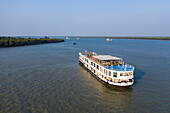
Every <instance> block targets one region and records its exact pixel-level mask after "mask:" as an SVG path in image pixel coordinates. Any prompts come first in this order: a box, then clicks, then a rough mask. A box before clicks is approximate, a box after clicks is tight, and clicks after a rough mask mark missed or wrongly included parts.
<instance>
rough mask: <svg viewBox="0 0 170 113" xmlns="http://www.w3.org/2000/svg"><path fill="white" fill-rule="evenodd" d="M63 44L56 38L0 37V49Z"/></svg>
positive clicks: (61, 40)
mask: <svg viewBox="0 0 170 113" xmlns="http://www.w3.org/2000/svg"><path fill="white" fill-rule="evenodd" d="M58 42H64V40H63V39H58V38H52V39H50V38H48V37H44V38H39V39H37V38H22V37H0V47H16V46H26V45H37V44H46V43H58Z"/></svg>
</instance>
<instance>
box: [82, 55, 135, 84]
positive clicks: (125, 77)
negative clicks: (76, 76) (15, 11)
mask: <svg viewBox="0 0 170 113" xmlns="http://www.w3.org/2000/svg"><path fill="white" fill-rule="evenodd" d="M79 63H80V64H82V65H83V66H84V67H85V68H86V69H88V70H89V71H90V72H92V73H93V74H94V75H95V76H96V77H97V78H99V79H100V80H102V81H103V82H105V83H107V84H110V85H114V86H131V85H132V84H133V83H134V80H133V78H134V66H132V65H129V64H127V63H125V62H124V61H123V59H122V58H119V57H115V56H111V55H100V54H98V53H95V52H82V53H79Z"/></svg>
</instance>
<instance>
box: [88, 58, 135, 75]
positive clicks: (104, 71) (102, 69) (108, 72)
mask: <svg viewBox="0 0 170 113" xmlns="http://www.w3.org/2000/svg"><path fill="white" fill-rule="evenodd" d="M85 61H86V62H87V63H89V60H88V59H86V58H85ZM91 66H93V67H94V68H96V69H98V70H99V65H97V64H95V63H94V62H91ZM100 71H101V72H103V73H104V74H106V75H109V76H111V72H110V71H107V70H105V69H104V68H102V67H100ZM132 74H133V73H132V72H130V73H120V76H131V75H132ZM113 77H117V72H113Z"/></svg>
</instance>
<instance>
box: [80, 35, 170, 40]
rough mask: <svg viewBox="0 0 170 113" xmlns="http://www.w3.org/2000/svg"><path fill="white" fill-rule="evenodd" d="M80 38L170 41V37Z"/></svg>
mask: <svg viewBox="0 0 170 113" xmlns="http://www.w3.org/2000/svg"><path fill="white" fill-rule="evenodd" d="M80 38H112V39H141V40H170V37H88V36H87V37H80Z"/></svg>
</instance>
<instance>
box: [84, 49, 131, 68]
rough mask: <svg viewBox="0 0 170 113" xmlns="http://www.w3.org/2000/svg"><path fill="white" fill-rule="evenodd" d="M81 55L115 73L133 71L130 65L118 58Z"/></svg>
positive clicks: (92, 53) (93, 54)
mask: <svg viewBox="0 0 170 113" xmlns="http://www.w3.org/2000/svg"><path fill="white" fill-rule="evenodd" d="M81 54H82V55H83V56H86V57H87V58H89V59H91V60H93V61H94V62H96V63H98V64H99V65H101V66H103V67H105V68H107V69H109V70H115V71H133V70H134V67H133V66H132V65H129V64H125V63H124V61H123V59H122V58H119V57H115V56H111V55H99V54H97V53H95V52H84V53H81Z"/></svg>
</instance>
